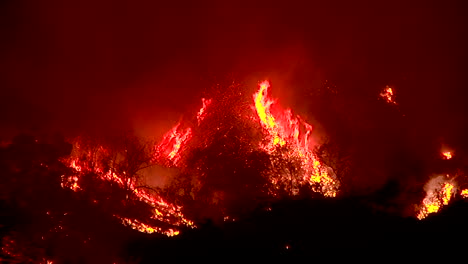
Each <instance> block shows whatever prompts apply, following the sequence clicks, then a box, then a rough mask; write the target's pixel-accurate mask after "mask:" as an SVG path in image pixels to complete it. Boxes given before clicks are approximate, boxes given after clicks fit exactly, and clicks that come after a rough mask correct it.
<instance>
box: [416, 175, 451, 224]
mask: <svg viewBox="0 0 468 264" xmlns="http://www.w3.org/2000/svg"><path fill="white" fill-rule="evenodd" d="M454 189H455V186H454V185H453V184H452V183H450V182H444V183H443V184H442V185H438V187H437V185H436V186H435V187H432V188H430V189H429V190H428V191H427V194H426V197H425V198H424V200H423V204H422V208H421V209H420V211H419V213H418V215H417V218H418V219H424V218H426V217H427V216H428V215H429V214H432V213H437V212H438V211H439V210H440V208H442V206H444V205H448V204H449V202H450V199H451V198H452V196H453V192H454V191H455V190H454Z"/></svg>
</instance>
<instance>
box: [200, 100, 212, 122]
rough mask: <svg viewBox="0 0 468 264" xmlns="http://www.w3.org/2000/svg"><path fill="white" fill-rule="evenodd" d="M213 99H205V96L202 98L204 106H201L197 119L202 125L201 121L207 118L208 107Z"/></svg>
mask: <svg viewBox="0 0 468 264" xmlns="http://www.w3.org/2000/svg"><path fill="white" fill-rule="evenodd" d="M211 101H212V99H208V100H207V99H205V98H202V105H203V106H202V108H200V110H199V111H198V113H197V121H198V125H200V123H201V121H203V119H204V118H205V116H206V109H207V108H208V106H209V105H210V104H211Z"/></svg>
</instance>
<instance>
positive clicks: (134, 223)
mask: <svg viewBox="0 0 468 264" xmlns="http://www.w3.org/2000/svg"><path fill="white" fill-rule="evenodd" d="M115 217H117V218H119V219H120V220H121V221H122V224H124V225H126V226H130V227H131V228H132V229H135V230H137V231H139V232H142V233H147V234H152V233H160V234H164V235H166V236H168V237H172V236H177V235H178V234H179V233H180V232H179V231H177V230H173V229H168V230H163V229H162V228H160V227H154V226H150V225H147V224H145V223H142V222H140V221H138V220H137V219H130V218H124V217H118V216H115Z"/></svg>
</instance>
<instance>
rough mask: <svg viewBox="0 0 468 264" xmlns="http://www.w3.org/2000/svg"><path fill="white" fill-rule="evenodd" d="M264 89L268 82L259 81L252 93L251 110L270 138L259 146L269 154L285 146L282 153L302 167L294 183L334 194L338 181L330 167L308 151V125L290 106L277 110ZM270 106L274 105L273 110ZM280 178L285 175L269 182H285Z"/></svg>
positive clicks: (310, 129)
mask: <svg viewBox="0 0 468 264" xmlns="http://www.w3.org/2000/svg"><path fill="white" fill-rule="evenodd" d="M268 88H270V83H269V82H268V81H263V82H261V83H260V84H259V89H258V91H257V92H256V93H255V94H254V95H253V100H254V103H255V111H256V113H257V116H258V118H259V120H260V124H261V125H262V127H263V128H264V129H265V130H266V131H267V132H268V134H269V138H270V141H269V142H268V143H266V144H264V145H262V146H261V147H262V148H263V149H264V150H265V151H267V152H269V153H273V152H274V151H275V150H277V148H278V147H287V148H288V152H287V153H285V154H284V155H287V156H288V157H297V158H298V159H299V160H300V161H301V164H302V167H303V169H304V173H303V175H302V176H300V179H299V180H298V182H297V185H302V184H306V183H307V184H310V185H312V186H315V187H313V189H314V190H315V191H318V192H321V193H322V194H324V195H325V196H329V197H335V196H336V193H337V191H338V187H339V182H338V180H337V179H336V177H334V175H331V174H330V172H332V170H331V168H329V167H326V166H325V165H323V164H321V163H320V162H319V160H318V159H317V157H316V156H315V155H314V154H313V152H312V146H311V141H310V136H311V133H312V126H311V125H310V124H308V123H307V122H305V121H303V120H302V119H301V118H300V117H299V116H294V115H293V114H292V111H291V110H290V109H286V110H282V109H280V108H279V106H277V105H276V100H274V99H272V98H270V97H269V95H268ZM273 107H276V110H277V111H276V112H275V113H273V109H272V108H273ZM283 178H288V176H287V175H284V177H279V178H278V177H271V182H272V183H273V185H277V184H278V182H285V181H287V180H286V179H283ZM317 185H318V186H319V187H317ZM297 187H298V186H297Z"/></svg>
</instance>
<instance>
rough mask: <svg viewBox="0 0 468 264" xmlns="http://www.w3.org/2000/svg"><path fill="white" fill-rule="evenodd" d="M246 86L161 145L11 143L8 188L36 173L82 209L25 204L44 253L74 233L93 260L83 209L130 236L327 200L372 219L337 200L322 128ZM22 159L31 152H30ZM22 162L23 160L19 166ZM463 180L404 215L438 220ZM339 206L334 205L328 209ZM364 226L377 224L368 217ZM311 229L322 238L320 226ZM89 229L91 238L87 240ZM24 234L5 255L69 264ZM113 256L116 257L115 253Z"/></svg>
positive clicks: (434, 186) (10, 241)
mask: <svg viewBox="0 0 468 264" xmlns="http://www.w3.org/2000/svg"><path fill="white" fill-rule="evenodd" d="M389 89H390V90H389ZM246 90H247V89H246V88H245V87H242V86H241V85H238V84H231V85H230V86H228V87H227V88H226V89H224V90H219V89H216V90H214V91H215V92H213V93H212V94H211V97H210V99H205V98H203V99H202V104H201V108H200V109H199V110H198V111H197V112H196V113H194V114H193V115H191V116H189V117H183V118H182V119H181V120H180V121H179V122H178V123H177V124H176V125H175V126H173V128H171V129H170V130H169V131H167V133H166V134H165V135H164V136H163V137H162V139H161V140H160V141H159V142H151V141H149V140H146V139H141V138H137V137H135V136H133V135H130V134H126V135H124V136H123V137H121V138H119V139H118V140H117V141H118V144H109V143H105V140H104V141H99V140H96V139H92V138H86V137H78V138H74V139H73V140H71V142H70V143H71V144H69V143H66V142H64V141H63V139H57V138H56V139H53V140H51V139H34V138H30V137H25V138H18V139H17V140H16V141H15V142H12V143H11V144H6V145H5V148H4V150H3V152H4V153H5V156H4V159H3V163H2V166H3V167H2V168H3V169H4V170H5V174H6V175H10V176H9V177H10V178H9V180H8V181H10V182H9V183H8V184H7V185H6V186H16V187H14V188H13V189H12V190H21V189H22V188H23V187H21V185H18V183H15V182H16V178H18V177H19V178H21V177H23V178H24V179H25V180H26V179H29V178H28V177H33V176H34V177H36V176H38V175H39V176H40V177H42V178H38V179H36V180H41V181H46V182H47V184H48V185H50V190H49V191H48V192H50V194H51V196H50V197H51V198H50V199H52V200H53V201H56V200H64V201H67V204H70V205H72V204H74V206H77V205H79V206H80V207H83V210H84V211H83V212H80V213H77V212H76V209H75V208H73V207H69V206H68V205H67V206H63V205H60V204H56V202H52V200H51V201H41V202H40V203H39V204H36V205H29V206H33V207H34V208H35V209H34V211H35V213H34V214H35V215H36V216H35V217H36V218H38V219H42V220H41V221H43V222H44V223H47V225H46V227H43V226H41V228H39V229H38V230H37V231H35V232H34V235H33V239H35V240H37V241H38V242H36V243H38V245H40V246H39V248H48V247H49V248H52V249H53V250H58V248H59V247H58V246H57V245H56V244H54V243H53V242H52V241H56V240H57V241H60V240H61V239H64V237H70V239H71V240H72V241H75V242H74V243H79V244H80V247H79V248H80V251H81V252H87V253H82V254H90V253H89V252H91V249H90V248H89V247H88V245H89V244H90V243H91V244H93V243H97V242H94V241H96V240H97V241H99V238H97V237H96V234H91V233H89V231H84V230H83V231H81V232H83V233H80V232H75V231H74V228H76V227H74V225H76V223H74V222H75V221H77V219H78V217H79V215H82V214H86V213H84V212H85V211H95V212H96V213H95V214H96V215H97V216H99V217H100V218H101V219H105V220H104V221H109V222H112V225H115V226H114V227H112V228H117V229H119V230H127V231H126V232H129V229H134V230H136V231H138V232H141V233H143V234H153V235H154V236H155V237H158V239H161V237H166V236H167V237H172V236H177V235H179V236H180V235H181V236H184V233H187V234H188V235H189V236H190V234H196V233H192V232H194V231H192V230H197V229H201V230H205V229H206V221H211V222H214V223H215V225H216V226H225V227H226V228H228V227H229V225H230V224H234V223H239V225H244V224H246V223H245V222H244V221H246V219H248V217H249V216H250V215H252V214H259V215H260V216H259V217H261V218H262V217H272V216H275V215H276V214H277V213H279V212H281V211H285V210H286V211H288V210H287V209H285V208H283V207H282V206H284V205H281V204H282V203H284V202H285V201H288V200H301V199H306V201H308V200H310V201H315V202H312V203H311V204H308V203H306V204H304V206H305V208H308V207H311V208H315V209H313V210H316V211H317V212H320V211H321V210H324V209H323V208H316V207H315V206H316V204H314V203H317V204H322V203H323V204H328V205H327V206H331V208H332V207H334V206H338V208H341V207H342V206H345V207H347V206H349V208H348V209H347V210H348V211H347V212H348V213H349V214H351V215H352V214H361V213H362V214H363V215H362V216H364V215H365V217H371V218H372V217H373V216H369V215H367V212H365V210H364V209H363V208H362V206H361V204H362V202H361V201H359V202H358V203H357V204H354V203H351V204H348V202H345V201H346V200H345V199H350V200H353V199H355V198H352V197H351V198H350V197H347V195H348V196H349V194H344V195H343V194H340V187H341V186H342V184H343V183H342V182H340V179H342V178H338V175H339V174H340V172H341V171H340V170H339V169H338V168H342V169H343V168H344V167H343V166H341V167H336V168H332V167H331V166H330V165H331V164H330V165H328V164H326V163H325V162H324V160H327V161H329V162H331V163H333V164H337V163H336V161H335V160H334V159H337V157H338V158H340V157H339V156H336V155H335V156H333V155H331V156H330V157H328V158H327V157H326V156H327V155H330V151H331V150H330V149H328V150H327V149H326V148H327V147H328V145H326V144H324V145H321V142H319V141H318V140H317V137H314V126H313V125H311V124H309V123H308V122H307V121H306V120H307V118H305V117H301V116H299V115H297V114H294V112H293V110H291V109H284V108H283V107H281V105H280V104H279V102H278V100H277V99H274V98H272V97H271V95H270V93H271V91H270V90H271V84H270V82H269V81H262V82H259V84H258V86H257V89H256V91H255V92H253V94H252V93H248V92H246ZM380 95H381V97H382V98H384V99H385V101H386V102H387V103H388V104H390V105H396V102H395V101H394V97H393V90H391V88H389V87H386V88H385V90H384V92H383V93H382V94H380ZM325 150H326V151H325ZM327 151H328V152H327ZM15 153H17V154H15ZM26 153H30V154H28V155H26V156H24V155H25V154H26ZM325 154H327V155H325ZM332 154H333V153H332ZM335 154H336V153H335ZM15 155H16V156H15ZM440 155H441V157H439V159H440V160H441V161H442V162H454V160H455V161H456V159H457V157H456V156H454V155H453V151H447V150H444V151H443V152H442V154H440ZM23 156H24V157H23ZM15 157H16V158H15ZM20 157H22V158H21V159H25V158H27V159H25V160H24V161H23V162H22V163H21V162H20V163H18V162H19V161H20V160H21V159H20ZM333 157H334V158H333ZM16 159H18V161H17V160H16ZM155 166H157V167H161V168H171V169H173V173H172V175H171V180H170V181H169V182H168V183H167V184H166V185H164V186H150V185H148V184H147V182H146V181H145V177H143V176H144V175H145V174H148V173H149V171H148V169H150V168H152V167H155ZM345 169H349V168H345ZM23 174H24V175H23ZM20 175H23V176H21V177H20ZM28 175H29V176H28ZM41 175H43V176H41ZM347 175H348V174H347ZM15 177H16V178H15ZM152 177H157V175H152ZM19 178H18V179H19ZM23 184H24V183H23ZM28 184H29V183H28ZM43 184H45V183H41V184H40V185H38V186H42V185H43ZM467 184H468V181H466V179H465V176H464V174H463V173H462V172H461V171H458V172H456V173H452V172H450V174H445V175H444V176H437V177H433V178H430V179H429V180H428V182H427V183H426V184H425V186H424V191H425V192H426V197H425V198H424V199H423V200H422V201H421V203H420V204H411V203H407V204H406V205H405V208H411V207H413V208H415V209H414V212H413V213H412V218H413V219H416V218H417V219H419V220H423V219H424V218H427V217H428V216H429V215H435V214H436V213H437V212H439V211H440V210H441V209H442V207H443V206H449V205H450V203H451V202H452V201H453V200H454V197H455V198H456V199H455V200H456V201H460V200H461V199H463V198H465V197H466V196H468V195H467V194H466V193H467V188H466V187H467V186H466V185H467ZM38 186H31V187H28V188H30V190H28V188H26V189H24V190H23V191H25V195H26V193H28V192H29V193H35V194H36V195H37V194H39V193H41V190H40V189H37V187H38ZM15 188H16V189H15ZM11 195H12V193H9V194H8V192H7V194H6V196H11ZM25 197H27V195H26V196H25ZM334 200H335V201H336V202H331V201H334ZM18 203H19V204H22V203H24V202H21V201H18ZM27 203H29V202H27ZM286 203H287V202H286ZM342 203H343V204H342ZM54 204H55V205H54ZM364 204H366V203H364ZM50 205H53V206H52V207H51V206H50ZM376 205H377V207H376ZM366 206H368V205H366ZM378 206H380V207H378ZM371 207H374V208H379V209H378V211H379V212H381V213H382V212H383V213H386V210H388V208H385V206H384V207H382V206H381V204H378V203H375V202H374V201H371ZM341 209H343V208H341ZM341 209H340V210H341ZM363 210H364V211H363ZM345 211H346V210H345ZM289 213H292V214H295V213H293V212H289ZM100 214H101V215H100ZM265 214H266V215H265ZM39 216H40V217H39ZM275 217H278V216H275ZM304 217H305V216H304ZM310 217H312V216H307V218H310ZM310 219H311V220H310V221H312V223H315V224H317V225H318V226H327V228H332V229H333V228H336V226H335V224H333V223H334V221H335V220H333V221H331V222H330V223H322V222H321V221H320V220H319V219H315V218H314V217H312V218H310ZM265 221H267V220H265ZM282 221H284V220H282ZM288 221H290V220H287V222H288ZM317 221H318V222H317ZM364 221H371V220H370V219H367V218H365V220H364ZM379 221H384V220H382V219H380V220H379ZM385 221H387V220H385ZM408 221H409V222H408V223H406V222H405V223H406V224H407V225H408V226H413V225H415V223H414V222H412V221H411V220H408ZM382 224H383V223H382ZM406 224H405V225H406ZM116 226H119V227H116ZM229 228H231V227H229ZM362 228H365V227H364V226H362ZM405 228H406V227H405ZM407 228H409V227H407ZM104 230H105V229H104ZM304 230H307V232H318V231H317V230H316V228H315V227H310V230H309V229H304ZM337 230H338V229H337ZM342 231H343V232H344V233H346V232H348V231H344V230H342ZM87 232H88V233H89V234H88V235H85V234H87ZM249 232H254V231H252V230H250V231H249ZM295 232H299V231H298V230H296V231H295ZM299 233H300V232H299ZM157 234H160V235H162V236H160V235H157ZM335 235H336V236H338V234H335ZM98 236H100V235H98ZM288 236H289V235H286V237H288ZM123 237H125V236H123ZM280 237H282V235H280ZM27 239H28V238H27V236H26V237H22V236H21V235H19V234H18V233H15V232H12V233H10V234H9V235H8V236H5V237H4V241H3V247H2V250H3V254H4V255H5V256H6V258H7V259H11V260H13V259H22V260H24V261H29V262H38V261H39V262H41V261H42V262H44V263H50V262H51V261H49V260H48V259H49V258H48V257H54V258H55V259H61V260H64V259H67V256H64V255H60V254H59V255H57V254H56V253H44V252H43V251H38V252H34V253H27V254H26V253H25V254H22V253H21V251H22V250H26V249H25V248H27V247H31V248H35V247H36V246H32V245H29V244H27V243H26V242H25V241H26V240H27ZM285 239H286V238H281V239H280V240H279V241H276V240H273V241H276V242H274V243H275V245H276V246H277V243H279V244H282V243H286V246H284V247H285V248H286V250H290V249H291V248H294V247H297V246H298V245H293V244H294V243H292V242H287V241H288V240H287V239H286V240H285ZM295 239H299V238H295ZM303 239H304V238H300V240H301V241H302V240H303ZM285 241H286V242H285ZM171 243H172V242H171ZM263 243H267V244H268V243H270V242H263ZM316 246H317V245H316ZM71 248H73V247H71ZM67 250H69V249H67ZM64 252H67V251H64ZM64 254H68V253H64ZM113 258H114V259H118V258H119V257H118V256H114V255H113ZM47 261H49V262H47Z"/></svg>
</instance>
